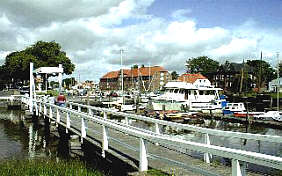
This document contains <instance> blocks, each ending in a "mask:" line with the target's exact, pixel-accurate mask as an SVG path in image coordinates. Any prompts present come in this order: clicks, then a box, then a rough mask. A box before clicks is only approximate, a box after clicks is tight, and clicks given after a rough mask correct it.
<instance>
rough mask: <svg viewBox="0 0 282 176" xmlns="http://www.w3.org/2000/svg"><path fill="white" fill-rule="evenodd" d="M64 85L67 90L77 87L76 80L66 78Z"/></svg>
mask: <svg viewBox="0 0 282 176" xmlns="http://www.w3.org/2000/svg"><path fill="white" fill-rule="evenodd" d="M63 85H66V87H67V88H70V87H71V86H74V85H75V78H74V77H71V78H65V79H63Z"/></svg>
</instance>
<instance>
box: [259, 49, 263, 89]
mask: <svg viewBox="0 0 282 176" xmlns="http://www.w3.org/2000/svg"><path fill="white" fill-rule="evenodd" d="M261 67H262V51H261V52H260V67H259V86H258V88H259V90H258V92H259V93H260V88H261V72H262V68H261Z"/></svg>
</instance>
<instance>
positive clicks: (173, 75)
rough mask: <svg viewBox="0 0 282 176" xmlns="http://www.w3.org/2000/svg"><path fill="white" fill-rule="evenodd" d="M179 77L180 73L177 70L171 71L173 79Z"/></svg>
mask: <svg viewBox="0 0 282 176" xmlns="http://www.w3.org/2000/svg"><path fill="white" fill-rule="evenodd" d="M178 77H179V74H178V73H177V72H176V71H173V72H171V79H172V80H177V78H178Z"/></svg>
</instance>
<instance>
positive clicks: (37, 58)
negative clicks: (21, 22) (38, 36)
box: [4, 41, 75, 80]
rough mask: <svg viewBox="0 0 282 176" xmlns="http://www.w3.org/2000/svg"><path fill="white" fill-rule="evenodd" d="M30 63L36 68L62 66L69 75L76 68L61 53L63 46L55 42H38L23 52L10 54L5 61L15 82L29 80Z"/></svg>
mask: <svg viewBox="0 0 282 176" xmlns="http://www.w3.org/2000/svg"><path fill="white" fill-rule="evenodd" d="M30 62H33V63H34V68H38V67H47V66H48V67H57V66H58V65H59V64H62V65H63V68H64V73H65V74H67V75H69V74H71V73H72V72H73V71H74V68H75V65H74V64H73V63H71V60H70V59H69V58H68V57H67V56H66V53H65V52H64V51H61V46H60V45H59V44H58V43H56V42H54V41H52V42H45V41H38V42H37V43H35V44H34V45H32V46H30V47H28V48H26V49H24V50H22V51H16V52H13V53H10V54H9V55H8V56H7V57H6V59H5V63H4V68H5V71H6V73H9V74H8V75H9V76H10V77H11V78H13V79H14V80H28V79H29V63H30Z"/></svg>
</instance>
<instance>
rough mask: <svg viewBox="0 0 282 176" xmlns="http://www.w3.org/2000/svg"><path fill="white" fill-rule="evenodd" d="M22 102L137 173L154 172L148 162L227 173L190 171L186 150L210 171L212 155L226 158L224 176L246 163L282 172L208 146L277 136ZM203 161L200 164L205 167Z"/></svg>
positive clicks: (256, 158)
mask: <svg viewBox="0 0 282 176" xmlns="http://www.w3.org/2000/svg"><path fill="white" fill-rule="evenodd" d="M21 101H22V102H23V103H25V104H27V105H29V106H30V108H29V109H30V110H31V111H32V112H34V113H35V114H36V115H37V116H40V115H42V116H43V117H44V118H49V120H50V121H54V122H55V123H56V124H57V125H61V126H63V127H65V129H66V133H70V132H72V133H75V134H77V135H79V136H80V137H81V142H83V141H84V140H87V141H89V142H90V143H93V144H95V145H98V146H99V147H101V150H102V156H103V157H107V152H113V151H114V150H112V148H114V149H115V151H117V150H118V151H120V152H127V153H125V154H128V155H131V156H134V157H135V159H136V160H138V161H139V166H138V168H139V171H146V170H148V166H150V167H153V168H154V166H155V165H154V164H153V163H154V162H153V161H154V160H158V163H159V164H158V166H156V167H163V166H162V164H168V165H169V166H170V168H174V167H177V168H182V169H184V170H188V171H191V172H196V173H200V174H203V175H224V173H225V174H226V172H220V173H214V170H209V169H207V171H205V170H204V169H201V168H199V167H193V166H191V165H190V164H189V159H182V157H184V156H186V155H187V152H188V151H194V152H199V153H202V154H203V160H204V162H205V163H210V164H206V165H208V166H210V167H211V168H212V163H211V162H212V156H218V157H223V158H228V159H230V160H231V167H225V168H229V173H228V175H230V174H231V173H232V176H235V175H236V176H239V175H247V172H246V166H247V165H248V163H252V164H256V165H261V166H264V167H270V168H274V169H278V170H281V172H282V158H281V157H278V156H271V155H266V154H262V153H256V152H252V151H246V150H242V149H241V150H240V149H233V148H226V147H222V146H216V145H214V144H212V143H211V142H210V135H213V136H219V137H228V138H239V139H246V140H255V141H264V142H271V143H278V145H279V144H281V143H282V137H281V136H270V135H260V134H250V133H240V132H231V131H221V130H214V129H207V128H201V127H196V126H193V125H186V124H179V123H174V122H168V121H163V120H158V119H152V118H149V117H145V116H141V115H135V114H128V113H122V112H115V111H112V110H110V109H106V108H98V107H93V106H88V105H83V104H78V103H71V102H69V103H67V107H59V106H56V105H54V104H50V103H48V102H46V101H44V100H43V99H42V98H37V99H30V98H29V97H22V100H21ZM74 107H75V109H74ZM108 114H112V115H118V116H120V117H122V118H123V120H122V121H121V122H117V121H116V120H110V119H109V118H108ZM133 120H137V121H144V122H146V123H150V124H153V125H154V128H153V129H154V130H146V129H144V128H140V127H136V126H132V125H131V121H133ZM160 126H169V127H173V128H178V129H184V130H187V131H193V132H196V133H199V134H202V135H204V136H205V140H204V141H203V143H197V142H192V141H187V140H183V139H180V138H177V137H175V136H173V135H170V134H161V132H160ZM97 141H98V142H97ZM170 152H171V153H170ZM132 153H133V154H132ZM163 155H165V156H163ZM191 160H192V159H191ZM201 162H202V161H201ZM204 162H202V163H203V164H204ZM151 164H152V165H151Z"/></svg>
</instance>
